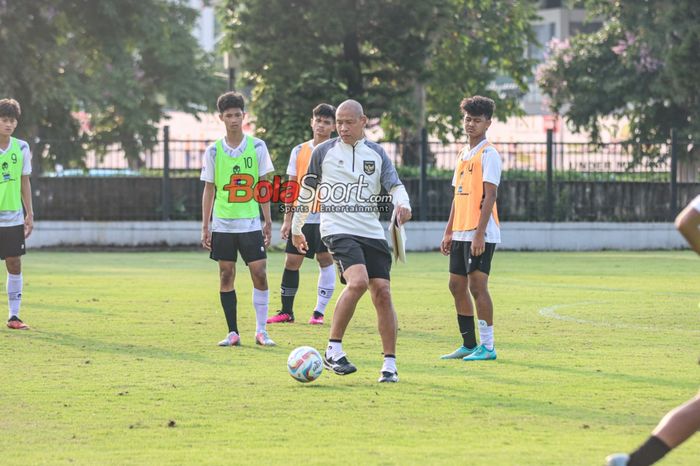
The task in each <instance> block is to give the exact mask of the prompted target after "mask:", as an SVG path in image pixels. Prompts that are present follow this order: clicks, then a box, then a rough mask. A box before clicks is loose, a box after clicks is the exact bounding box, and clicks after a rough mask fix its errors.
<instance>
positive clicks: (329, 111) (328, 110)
mask: <svg viewBox="0 0 700 466" xmlns="http://www.w3.org/2000/svg"><path fill="white" fill-rule="evenodd" d="M312 115H313V116H314V118H315V117H319V116H320V117H326V118H331V119H332V120H333V121H335V107H334V106H332V105H330V104H318V105H317V106H316V107H315V108H314V110H313V112H312Z"/></svg>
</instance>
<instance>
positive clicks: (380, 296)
mask: <svg viewBox="0 0 700 466" xmlns="http://www.w3.org/2000/svg"><path fill="white" fill-rule="evenodd" d="M373 294H374V300H375V302H377V304H382V305H388V304H390V303H391V288H389V286H382V287H381V288H378V289H376V290H374V292H373Z"/></svg>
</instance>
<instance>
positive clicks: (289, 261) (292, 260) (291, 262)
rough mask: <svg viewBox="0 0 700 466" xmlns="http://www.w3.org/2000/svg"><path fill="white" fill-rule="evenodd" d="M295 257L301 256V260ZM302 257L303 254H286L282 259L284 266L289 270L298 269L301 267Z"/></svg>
mask: <svg viewBox="0 0 700 466" xmlns="http://www.w3.org/2000/svg"><path fill="white" fill-rule="evenodd" d="M297 257H301V258H302V260H299V259H297ZM303 258H304V256H294V255H291V254H287V257H286V258H285V259H284V268H285V269H287V270H291V271H295V270H299V269H300V268H301V263H302V261H303Z"/></svg>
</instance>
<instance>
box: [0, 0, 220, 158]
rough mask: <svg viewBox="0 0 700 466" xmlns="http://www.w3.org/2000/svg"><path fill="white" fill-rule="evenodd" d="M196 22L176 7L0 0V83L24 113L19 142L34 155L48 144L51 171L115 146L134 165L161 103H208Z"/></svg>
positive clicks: (155, 2) (143, 1) (207, 66)
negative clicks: (84, 122)
mask: <svg viewBox="0 0 700 466" xmlns="http://www.w3.org/2000/svg"><path fill="white" fill-rule="evenodd" d="M195 18H196V12H195V11H194V10H192V9H190V8H189V7H187V6H186V5H185V2H184V1H182V0H180V1H167V0H121V1H119V2H98V1H89V0H34V1H31V2H26V1H0V82H2V83H3V95H7V96H12V97H14V98H16V99H17V100H18V101H19V102H20V104H21V105H22V108H23V116H22V119H21V121H20V126H19V128H18V130H17V135H18V136H19V137H24V138H28V139H29V140H30V141H32V142H34V141H35V140H36V138H38V139H39V140H40V141H42V142H41V143H40V144H39V146H38V147H37V151H39V152H41V151H43V148H44V144H45V143H46V141H49V144H50V150H49V156H48V157H47V158H46V160H44V163H45V165H47V166H49V167H50V166H52V165H53V164H54V163H61V164H64V165H65V166H80V165H81V164H82V156H83V155H84V153H85V150H86V149H97V150H99V149H100V148H102V147H104V146H105V145H107V144H113V143H114V144H119V145H121V147H122V148H123V149H124V150H125V152H126V154H127V157H129V158H130V159H131V160H132V162H133V161H136V160H137V158H138V155H139V154H140V153H141V152H142V151H143V150H144V149H148V148H151V147H153V145H154V143H155V138H156V131H157V127H156V125H157V124H158V122H159V121H160V120H161V118H162V117H163V116H164V110H165V108H166V106H167V107H168V108H172V109H177V110H183V111H186V112H190V113H195V112H196V109H198V108H199V109H201V106H202V105H204V104H211V101H212V100H213V98H212V95H213V92H212V88H213V87H214V86H215V84H216V83H215V81H214V80H213V78H212V67H211V63H212V62H211V60H212V57H210V56H206V55H204V54H203V53H202V51H201V49H200V48H199V46H198V45H197V42H196V40H195V39H194V37H193V36H192V34H191V30H192V27H193V24H194V20H195ZM76 112H82V115H83V117H84V118H87V119H89V127H90V134H89V135H90V137H89V138H88V137H87V135H86V134H85V132H84V131H81V125H80V123H79V122H78V120H77V119H76V115H77V114H76ZM88 142H89V144H90V145H88Z"/></svg>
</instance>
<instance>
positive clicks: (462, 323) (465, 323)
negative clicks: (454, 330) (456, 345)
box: [457, 314, 476, 349]
mask: <svg viewBox="0 0 700 466" xmlns="http://www.w3.org/2000/svg"><path fill="white" fill-rule="evenodd" d="M457 323H458V324H459V333H461V334H462V340H463V343H462V345H464V347H465V348H469V349H472V348H475V347H476V332H475V331H474V316H463V315H462V314H457Z"/></svg>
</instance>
